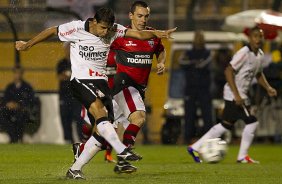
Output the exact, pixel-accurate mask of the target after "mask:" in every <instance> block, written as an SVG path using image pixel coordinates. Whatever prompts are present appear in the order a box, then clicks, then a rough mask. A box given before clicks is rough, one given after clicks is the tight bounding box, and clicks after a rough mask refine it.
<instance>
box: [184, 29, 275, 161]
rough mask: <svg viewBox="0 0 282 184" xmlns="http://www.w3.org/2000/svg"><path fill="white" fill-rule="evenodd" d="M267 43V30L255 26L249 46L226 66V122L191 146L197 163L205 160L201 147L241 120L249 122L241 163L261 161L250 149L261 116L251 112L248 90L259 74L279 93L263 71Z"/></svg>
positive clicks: (271, 90) (259, 78)
mask: <svg viewBox="0 0 282 184" xmlns="http://www.w3.org/2000/svg"><path fill="white" fill-rule="evenodd" d="M262 42H263V31H262V30H261V29H260V28H258V27H254V28H252V29H250V31H249V45H247V46H244V47H243V48H241V49H240V50H239V51H238V52H237V53H236V54H235V55H234V56H233V58H232V60H231V61H230V63H229V65H228V66H227V68H226V69H225V78H226V81H227V83H226V84H225V86H224V93H223V98H224V101H225V107H224V110H223V116H222V119H223V120H222V121H221V122H220V123H218V124H216V125H214V126H213V127H212V128H211V129H210V130H209V131H208V132H207V133H206V134H205V135H204V136H203V137H201V138H200V139H199V140H198V141H197V142H195V143H194V144H192V145H190V146H189V147H188V149H187V151H188V153H189V154H190V155H191V156H192V157H193V159H194V161H195V162H201V160H200V158H199V155H198V150H199V148H200V146H201V144H202V143H203V142H204V141H205V140H206V139H211V138H217V137H220V136H221V135H222V134H223V133H224V132H226V131H227V130H228V129H229V130H230V129H232V128H233V125H234V123H235V122H236V121H237V120H239V119H241V120H243V121H244V122H245V124H246V125H245V127H244V130H243V132H242V139H241V145H240V150H239V153H238V156H237V162H238V163H259V162H258V161H256V160H253V159H252V158H250V157H249V156H248V149H249V147H250V145H251V143H252V141H253V138H254V133H255V130H256V128H257V126H258V120H257V118H256V117H255V116H254V115H252V114H251V113H250V111H249V108H250V100H249V97H248V95H247V94H248V91H249V89H250V86H251V82H252V80H253V79H254V77H256V79H257V81H258V83H259V84H260V85H261V86H262V87H263V88H264V89H265V90H266V91H267V93H268V95H269V96H271V97H273V96H276V95H277V92H276V90H275V89H274V88H272V87H271V86H270V85H269V83H268V82H267V80H266V78H265V76H264V74H263V72H262V62H263V55H264V54H263V51H262V50H261V49H260V48H261V46H262Z"/></svg>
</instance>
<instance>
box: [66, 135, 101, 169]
mask: <svg viewBox="0 0 282 184" xmlns="http://www.w3.org/2000/svg"><path fill="white" fill-rule="evenodd" d="M101 146H102V144H101V143H100V142H98V141H97V140H96V139H95V138H94V137H93V136H91V137H90V138H89V139H88V140H87V142H86V143H85V145H84V149H83V151H82V153H81V154H80V155H79V157H78V158H77V159H76V161H75V162H74V163H73V165H72V166H71V170H81V169H82V167H83V166H84V165H85V164H87V163H88V162H89V161H90V160H91V159H92V158H93V157H94V156H95V155H96V154H97V153H98V152H99V151H100V150H101Z"/></svg>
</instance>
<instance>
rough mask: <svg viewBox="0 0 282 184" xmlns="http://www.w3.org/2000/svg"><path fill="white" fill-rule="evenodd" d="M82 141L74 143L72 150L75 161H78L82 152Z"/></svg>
mask: <svg viewBox="0 0 282 184" xmlns="http://www.w3.org/2000/svg"><path fill="white" fill-rule="evenodd" d="M81 144H82V143H74V144H72V152H73V156H74V160H73V162H75V161H76V159H77V158H78V157H79V155H80V154H81V152H80V146H81Z"/></svg>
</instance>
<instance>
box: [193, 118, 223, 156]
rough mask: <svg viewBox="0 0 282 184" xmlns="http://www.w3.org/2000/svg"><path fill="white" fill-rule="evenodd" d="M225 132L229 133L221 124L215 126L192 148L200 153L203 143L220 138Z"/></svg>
mask: <svg viewBox="0 0 282 184" xmlns="http://www.w3.org/2000/svg"><path fill="white" fill-rule="evenodd" d="M225 131H227V129H226V128H224V127H223V126H222V124H221V123H218V124H216V125H214V126H213V127H212V128H211V129H210V130H209V131H208V132H207V133H206V134H205V135H203V136H202V137H201V138H200V139H199V140H198V141H197V142H195V143H194V144H192V146H191V147H192V148H193V149H194V150H196V151H199V149H200V146H201V145H202V143H203V142H204V141H205V140H207V139H213V138H217V137H220V136H221V135H222V134H223V133H224V132H225Z"/></svg>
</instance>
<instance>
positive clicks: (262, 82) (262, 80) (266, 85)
mask: <svg viewBox="0 0 282 184" xmlns="http://www.w3.org/2000/svg"><path fill="white" fill-rule="evenodd" d="M256 78H257V81H258V83H259V85H261V86H262V87H263V88H264V89H266V90H267V89H268V88H270V87H271V86H270V85H269V83H268V82H267V80H266V78H265V76H264V74H263V73H262V72H260V73H258V74H257V76H256Z"/></svg>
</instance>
